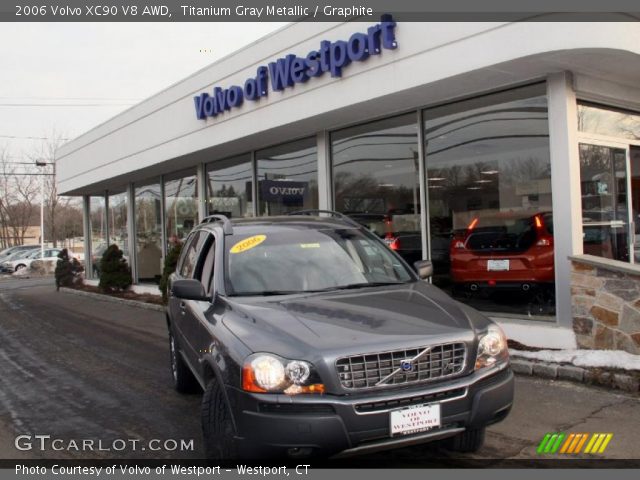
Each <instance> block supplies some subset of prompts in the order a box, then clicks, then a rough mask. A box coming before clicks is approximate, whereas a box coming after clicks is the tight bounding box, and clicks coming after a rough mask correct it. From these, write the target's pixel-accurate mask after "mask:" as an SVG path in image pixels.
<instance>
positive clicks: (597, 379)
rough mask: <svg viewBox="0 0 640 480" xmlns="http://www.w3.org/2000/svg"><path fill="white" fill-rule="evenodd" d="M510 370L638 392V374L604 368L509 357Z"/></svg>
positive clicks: (639, 375)
mask: <svg viewBox="0 0 640 480" xmlns="http://www.w3.org/2000/svg"><path fill="white" fill-rule="evenodd" d="M511 369H512V370H513V372H514V373H516V374H518V375H523V376H533V377H540V378H546V379H549V380H567V381H570V382H576V383H584V384H587V385H598V386H601V387H608V388H614V389H617V390H622V391H624V392H629V393H638V392H640V372H638V371H635V370H634V371H626V370H609V369H605V368H591V367H576V366H575V365H568V364H562V363H548V362H540V361H535V360H527V359H523V358H518V357H513V356H512V357H511Z"/></svg>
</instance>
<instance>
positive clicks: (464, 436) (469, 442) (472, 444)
mask: <svg viewBox="0 0 640 480" xmlns="http://www.w3.org/2000/svg"><path fill="white" fill-rule="evenodd" d="M484 433H485V428H484V427H482V428H474V429H470V430H465V431H464V432H462V433H459V434H458V435H456V436H455V437H451V438H448V439H447V440H445V447H446V448H447V449H448V450H451V451H454V452H465V453H472V452H477V451H478V450H480V449H481V448H482V445H483V444H484Z"/></svg>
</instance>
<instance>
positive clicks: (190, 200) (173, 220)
mask: <svg viewBox="0 0 640 480" xmlns="http://www.w3.org/2000/svg"><path fill="white" fill-rule="evenodd" d="M164 195H165V208H166V211H165V223H166V226H167V248H171V247H172V246H173V245H175V244H176V243H182V242H184V240H185V239H186V238H187V235H189V232H191V230H192V229H193V227H195V226H196V225H197V224H198V182H197V178H196V172H195V171H190V172H188V173H186V172H180V173H175V174H173V175H168V176H167V177H165V183H164Z"/></svg>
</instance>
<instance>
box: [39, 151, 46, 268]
mask: <svg viewBox="0 0 640 480" xmlns="http://www.w3.org/2000/svg"><path fill="white" fill-rule="evenodd" d="M47 165H48V163H47V162H43V161H42V160H36V166H37V167H46V166H47ZM44 177H45V175H44V172H43V174H42V175H41V176H40V258H44Z"/></svg>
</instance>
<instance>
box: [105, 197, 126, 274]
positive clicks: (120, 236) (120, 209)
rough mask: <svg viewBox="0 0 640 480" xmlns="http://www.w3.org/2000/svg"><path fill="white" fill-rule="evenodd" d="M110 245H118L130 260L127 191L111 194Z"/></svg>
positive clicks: (109, 212) (109, 216)
mask: <svg viewBox="0 0 640 480" xmlns="http://www.w3.org/2000/svg"><path fill="white" fill-rule="evenodd" d="M108 218H109V245H114V244H115V245H117V246H118V248H119V249H120V250H122V251H123V252H124V255H125V256H126V257H127V261H129V258H128V256H129V247H128V243H127V239H128V232H127V194H126V192H122V193H116V194H110V195H109V208H108Z"/></svg>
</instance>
